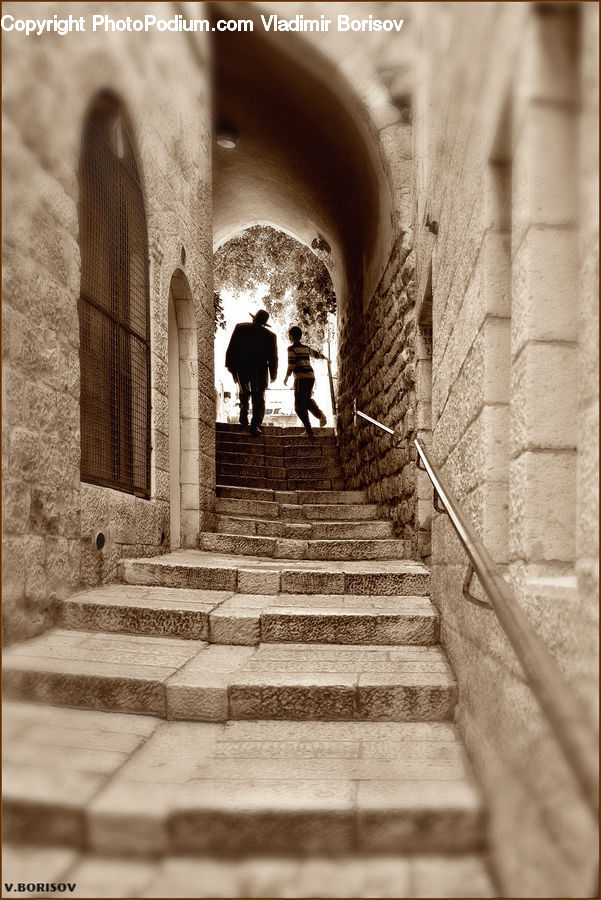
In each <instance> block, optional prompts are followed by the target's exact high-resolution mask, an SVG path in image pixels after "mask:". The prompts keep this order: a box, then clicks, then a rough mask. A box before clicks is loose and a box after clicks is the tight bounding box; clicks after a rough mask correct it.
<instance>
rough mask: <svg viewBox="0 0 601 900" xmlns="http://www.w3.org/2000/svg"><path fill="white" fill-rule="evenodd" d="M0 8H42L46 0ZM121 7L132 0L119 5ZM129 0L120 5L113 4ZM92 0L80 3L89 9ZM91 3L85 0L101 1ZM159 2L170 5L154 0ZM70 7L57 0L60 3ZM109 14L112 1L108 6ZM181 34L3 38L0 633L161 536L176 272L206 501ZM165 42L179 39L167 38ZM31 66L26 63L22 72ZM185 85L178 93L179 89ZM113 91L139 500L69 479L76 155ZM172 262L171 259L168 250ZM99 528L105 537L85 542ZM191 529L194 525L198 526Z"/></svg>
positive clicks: (208, 347)
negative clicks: (140, 304) (148, 448)
mask: <svg viewBox="0 0 601 900" xmlns="http://www.w3.org/2000/svg"><path fill="white" fill-rule="evenodd" d="M16 6H18V11H17V10H16V9H15V10H13V5H12V4H6V6H5V8H4V12H5V13H7V12H11V11H13V12H14V14H15V15H18V16H21V17H25V16H27V15H31V16H33V17H38V18H39V17H43V16H44V15H49V16H51V15H52V14H54V12H55V11H56V10H55V6H54V5H53V4H40V3H37V4H32V5H31V6H32V7H34V6H35V9H33V8H32V9H31V10H29V12H28V9H27V4H15V7H16ZM130 6H131V7H132V8H131V9H130V8H129V7H130ZM135 6H136V5H135V4H120V9H119V14H120V15H123V16H125V15H127V14H128V12H129V13H130V14H131V13H132V12H133V11H134V9H133V8H134V7H135ZM92 7H93V8H92ZM110 7H111V4H91V5H89V9H88V10H87V12H89V13H91V12H96V11H105V9H106V10H109V8H110ZM155 11H156V13H157V15H164V16H165V17H168V16H169V15H172V14H173V9H172V5H171V4H168V3H164V4H157V9H156V10H155ZM70 12H71V13H73V15H79V14H81V4H75V3H74V4H64V5H63V7H61V14H64V15H65V16H68V15H69V13H70ZM113 12H114V10H113ZM194 38H195V42H194V46H192V43H191V42H185V41H181V40H180V39H179V36H177V35H176V36H175V39H174V37H173V36H171V35H168V34H158V33H156V32H155V33H153V32H150V33H148V34H146V35H143V36H141V35H139V34H133V33H132V34H129V35H127V34H117V35H111V34H103V33H96V34H94V33H91V32H88V33H85V34H75V33H73V34H70V35H67V36H59V35H48V36H47V37H46V38H45V40H44V41H41V40H38V39H36V38H25V37H23V36H22V35H18V34H16V33H15V34H11V36H10V40H3V60H2V63H3V89H4V138H3V151H4V196H3V201H4V229H3V241H4V243H3V258H4V270H5V271H4V296H3V373H4V418H3V440H4V450H3V466H4V468H3V481H4V484H3V487H4V506H3V515H4V545H3V546H4V570H3V613H4V620H5V630H4V637H5V640H8V641H10V640H13V639H14V638H16V637H20V638H22V637H24V636H25V635H27V634H32V633H35V632H38V631H40V630H42V629H43V628H44V627H45V626H46V625H47V624H48V622H49V621H50V620H51V615H52V604H53V600H54V598H60V597H62V596H64V595H65V593H68V592H70V591H72V590H73V589H75V588H76V587H77V586H78V585H79V584H80V583H83V584H97V583H99V582H104V581H109V580H114V579H115V577H116V574H117V573H116V567H117V560H118V559H119V557H120V556H123V555H124V554H126V555H138V556H139V555H146V554H155V553H159V552H162V551H164V550H166V549H168V547H169V503H168V501H169V483H168V472H169V461H168V437H167V435H168V427H167V419H168V413H167V380H168V376H167V308H168V296H169V288H170V282H171V277H172V274H173V273H174V272H175V270H176V269H178V268H179V269H182V270H183V272H184V273H185V277H186V279H187V282H188V284H189V289H190V292H191V296H192V298H193V305H194V312H195V316H196V324H197V353H196V352H195V355H197V362H196V365H197V372H193V373H192V374H193V376H194V378H196V379H198V383H199V421H200V427H199V425H198V424H196V426H195V428H196V429H198V433H197V435H196V436H193V437H192V439H191V441H192V443H191V445H190V446H191V447H192V452H193V453H194V454H196V457H197V459H199V471H200V491H199V493H200V498H199V502H198V501H197V503H196V507H197V511H196V518H197V519H198V508H199V506H200V509H203V510H206V511H207V512H208V514H209V516H210V511H211V510H212V508H213V498H214V484H215V478H214V422H215V414H214V387H213V302H212V275H211V249H212V235H211V193H210V191H211V184H210V178H211V168H210V138H209V132H210V125H209V85H208V82H207V77H206V70H207V63H208V61H207V47H206V44H205V43H204V42H203V39H202V38H203V36H202V35H198V34H197V35H194ZM175 41H177V51H176V48H175ZM32 73H33V76H32ZM183 85H185V90H182V86H183ZM103 89H110V90H112V91H113V92H114V93H115V94H116V95H117V97H118V98H119V99H120V100H121V102H122V104H123V107H124V111H125V115H126V117H127V118H128V126H129V128H130V131H131V137H132V140H133V142H134V146H135V148H136V152H137V158H138V166H139V169H140V173H141V178H142V183H143V191H144V202H145V206H146V217H147V227H148V236H149V258H150V310H151V319H152V324H151V354H152V356H151V359H152V362H151V368H152V381H151V403H152V431H151V445H152V483H151V499H150V500H143V499H140V498H136V497H133V496H131V495H129V494H125V493H120V492H118V491H114V490H108V489H105V488H101V487H97V486H94V485H91V484H84V483H81V482H80V479H79V466H80V432H79V427H80V423H79V415H80V414H79V325H78V313H77V299H78V296H79V278H80V255H79V252H80V251H79V245H78V237H79V235H78V180H77V172H78V162H79V153H80V143H81V135H82V125H83V121H84V118H85V115H86V112H87V109H88V107H89V104H90V102H91V101H92V99H93V98H94V96H95V95H96V94H97V92H98V91H100V90H103ZM182 247H185V251H186V262H185V265H182V262H181V249H182ZM98 529H100V530H103V531H105V532H106V533H107V535H108V537H109V543H108V547H107V550H106V551H105V552H103V553H99V552H98V551H97V550H95V549H93V547H92V536H93V534H94V533H95V532H96V531H97V530H98ZM196 531H198V524H197V527H196Z"/></svg>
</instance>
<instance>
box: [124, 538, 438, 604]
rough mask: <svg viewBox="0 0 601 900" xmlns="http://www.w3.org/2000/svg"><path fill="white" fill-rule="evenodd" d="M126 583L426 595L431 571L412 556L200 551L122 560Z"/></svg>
mask: <svg viewBox="0 0 601 900" xmlns="http://www.w3.org/2000/svg"><path fill="white" fill-rule="evenodd" d="M121 574H122V577H123V580H124V581H125V582H127V583H128V584H146V585H161V586H164V587H175V588H195V589H204V590H219V591H233V592H237V593H240V594H269V595H272V594H357V595H360V596H371V595H374V596H419V597H423V596H427V595H428V592H429V588H430V573H429V571H428V569H426V568H425V567H424V566H423V565H422V564H421V563H418V562H415V561H413V560H397V559H395V560H388V561H386V562H385V563H383V562H380V561H377V560H365V561H363V562H357V561H354V560H353V561H350V562H347V561H341V562H328V561H321V560H315V561H311V560H302V559H301V560H295V561H294V563H293V564H291V563H290V561H286V560H279V559H270V558H269V557H252V556H245V557H240V556H236V555H233V554H225V553H209V552H204V551H201V550H173V551H171V552H170V553H166V554H164V555H162V556H152V557H148V558H136V559H126V560H123V561H122V563H121Z"/></svg>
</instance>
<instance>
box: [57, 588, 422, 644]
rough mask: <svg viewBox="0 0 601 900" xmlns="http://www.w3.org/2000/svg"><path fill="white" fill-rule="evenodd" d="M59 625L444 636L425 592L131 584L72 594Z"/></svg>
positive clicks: (186, 632) (378, 640) (224, 637)
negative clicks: (250, 590)
mask: <svg viewBox="0 0 601 900" xmlns="http://www.w3.org/2000/svg"><path fill="white" fill-rule="evenodd" d="M59 625H60V626H61V627H62V628H73V629H79V630H80V631H106V632H112V633H117V634H121V633H128V634H140V635H166V636H168V637H180V638H186V639H193V640H202V641H208V642H210V643H217V644H235V645H253V644H259V643H261V642H283V641H290V642H294V643H299V642H301V641H306V642H308V643H334V644H335V643H343V644H435V643H437V642H438V640H439V620H438V614H437V612H436V610H435V608H434V606H433V605H432V603H431V602H430V600H428V599H427V598H426V597H402V598H398V599H397V598H393V597H369V598H366V597H353V596H344V595H341V596H338V595H323V596H320V595H311V596H304V595H300V596H299V595H294V594H284V595H282V596H279V595H278V596H261V595H257V594H234V593H233V592H232V591H202V590H181V589H178V588H156V587H145V586H142V585H129V584H113V585H105V586H104V587H100V588H94V589H92V590H89V591H84V592H82V593H78V594H73V595H72V596H71V597H68V598H67V599H66V600H64V601H62V603H61V604H60V607H59Z"/></svg>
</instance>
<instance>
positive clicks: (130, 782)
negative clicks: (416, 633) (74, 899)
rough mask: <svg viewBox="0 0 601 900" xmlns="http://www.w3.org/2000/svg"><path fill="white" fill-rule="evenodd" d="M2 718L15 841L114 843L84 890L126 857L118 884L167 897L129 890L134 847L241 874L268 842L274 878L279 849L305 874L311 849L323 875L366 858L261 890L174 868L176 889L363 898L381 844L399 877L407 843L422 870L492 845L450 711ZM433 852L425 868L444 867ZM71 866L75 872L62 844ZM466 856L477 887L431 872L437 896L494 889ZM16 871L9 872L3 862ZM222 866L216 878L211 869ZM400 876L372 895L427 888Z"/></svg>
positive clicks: (12, 713)
mask: <svg viewBox="0 0 601 900" xmlns="http://www.w3.org/2000/svg"><path fill="white" fill-rule="evenodd" d="M4 722H5V729H6V730H5V740H4V778H5V788H4V804H5V807H4V816H3V825H4V829H5V839H6V840H12V841H22V840H24V839H25V840H29V841H38V842H39V843H43V844H46V849H48V845H49V844H53V843H54V844H56V843H58V844H60V845H62V847H64V848H69V847H70V848H74V849H78V850H83V851H85V852H87V853H93V854H98V855H102V856H103V857H104V858H103V860H102V866H103V875H104V885H105V887H104V890H103V891H102V892H98V893H95V892H94V891H89V892H87V893H83V892H82V896H108V895H109V894H107V893H105V891H106V884H107V881H106V875H107V870H106V868H105V867H106V864H107V862H108V861H109V860H107V857H109V858H110V857H111V856H113V855H115V856H119V857H120V858H121V866H117V871H116V873H115V874H116V876H117V879H116V883H115V885H114V887H115V891H113V892H112V893H111V894H110V895H111V896H152V897H156V896H163V893H162V891H161V888H162V889H165V887H166V886H167V884H166V883H163V884H162V885H161V883H160V881H159V884H158V885H157V883H156V882H154V881H153V882H152V883H151V884H149V885H148V888H147V890H145V891H136V890H134V889H133V886H132V887H131V888H130V892H127V890H126V889H125V888H124V884H126V883H127V881H125V882H124V878H126V876H128V875H129V878H131V876H132V871H130V870H128V866H127V862H128V860H127V857H129V863H130V866H131V870H133V872H134V873H136V872H138V873H139V869H137V868H136V866H135V865H134V862H135V863H137V864H138V865H139V864H140V862H141V861H142V860H144V859H146V860H149V861H151V862H152V864H154V865H160V858H161V857H162V856H168V855H170V854H177V855H182V854H187V855H188V857H199V856H201V855H202V856H204V857H207V858H208V859H210V858H211V857H213V858H214V859H218V858H219V857H224V856H226V857H229V860H228V863H227V865H228V866H229V867H231V869H232V872H234V873H235V872H236V871H237V868H236V867H237V866H238V865H241V864H242V863H241V862H240V858H241V857H242V856H243V855H244V856H245V857H247V861H246V862H245V863H244V865H245V866H249V865H250V864H251V861H250V860H248V856H249V855H253V854H256V855H262V856H263V857H264V858H263V866H264V867H265V869H266V870H268V871H269V872H270V873H271V875H272V876H273V875H274V872H276V873H277V872H278V871H279V870H278V868H277V866H278V865H281V862H282V861H281V860H280V862H277V861H276V860H274V859H272V860H271V863H270V862H268V860H267V859H266V858H265V856H266V855H267V854H275V855H290V856H291V857H292V858H293V859H294V873H295V875H296V876H297V879H298V876H299V874H300V873H301V872H302V866H301V867H300V868H299V862H300V860H301V859H302V857H307V856H309V855H317V856H321V857H322V861H321V863H320V865H319V868H318V871H319V874H320V875H321V876H324V875H325V874H327V873H328V867H330V866H332V867H335V866H336V865H339V866H341V865H342V864H343V863H344V864H346V861H347V860H346V858H347V857H348V856H353V857H354V860H353V861H352V864H351V869H350V870H347V869H345V870H344V872H345V876H346V882H345V890H344V891H343V892H340V893H336V892H332V891H331V885H328V883H327V882H326V883H324V884H318V883H316V881H315V878H314V879H313V890H305V891H303V885H302V881H300V882H299V881H298V880H295V881H291V882H290V887H291V890H290V891H286V890H284V889H283V887H282V888H281V889H280V885H279V884H278V882H277V880H276V882H275V883H274V881H273V877H272V880H271V881H270V882H269V884H268V883H266V882H265V883H264V884H263V888H264V889H263V890H258V891H257V892H252V891H250V887H249V884H248V882H247V883H246V884H245V889H244V890H239V889H238V890H236V889H234V890H224V891H220V890H217V891H212V890H210V888H211V882H210V881H209V883H206V882H205V881H204V880H202V879H201V881H199V882H197V883H196V884H195V886H194V887H195V890H194V892H192V893H190V894H188V893H186V892H182V891H180V890H179V887H180V886H181V882H179V881H177V879H176V880H173V881H171V882H169V883H168V886H169V888H170V891H169V893H168V894H167V896H170V897H172V896H192V897H198V896H199V895H200V890H202V893H204V894H205V895H206V896H226V897H231V896H238V895H240V896H247V897H248V896H266V897H274V896H276V897H277V896H294V897H302V896H304V895H305V893H306V895H307V896H314V897H315V896H319V897H321V896H348V897H351V896H361V893H360V892H357V891H355V890H353V889H352V888H353V887H359V886H361V882H360V881H359V882H357V881H356V879H357V877H358V874H359V873H360V872H362V871H363V870H362V868H361V867H362V866H365V865H366V863H367V860H368V859H370V858H371V859H372V860H373V859H374V857H375V856H376V855H378V856H377V862H378V864H379V865H380V867H384V870H386V863H385V859H384V858H383V856H382V855H383V854H392V855H394V857H395V862H394V865H395V869H394V873H395V875H397V876H398V875H399V874H401V873H399V870H398V868H396V866H397V865H398V863H399V862H400V861H401V860H400V859H399V857H401V859H402V855H403V854H411V859H412V863H411V865H412V866H415V865H416V861H417V860H419V857H413V854H416V853H419V854H445V856H446V858H447V859H452V858H455V859H456V860H458V859H460V858H461V856H460V855H463V854H475V853H478V852H479V851H480V849H481V847H482V841H483V834H484V829H483V813H482V803H481V798H480V796H479V794H478V792H477V790H476V789H475V787H474V785H473V780H472V776H471V773H470V771H469V767H468V765H467V763H466V761H465V759H464V757H463V753H462V749H461V746H460V743H459V741H458V738H457V734H456V731H455V729H454V727H453V726H452V724H451V723H441V722H432V723H370V722H346V723H340V722H320V721H308V722H278V721H257V722H233V721H232V722H228V723H227V724H204V723H191V722H161V721H160V720H158V719H156V718H151V717H148V716H131V715H119V714H114V713H98V712H92V711H82V710H76V709H52V708H50V707H40V706H31V705H29V704H26V703H10V702H9V703H6V704H5V707H4ZM324 853H327V856H328V858H329V859H328V858H326V859H323V854H324ZM233 858H237V861H236V860H235V859H233ZM208 859H207V861H208ZM429 860H430V862H429V866H430V868H427V867H426V866H425V864H424V866H423V872H424V875H423V876H422V877H424V878H425V873H426V871H429V872H430V875H432V872H435V873H436V872H437V870H438V869H439V867H440V865H441V863H440V862H439V861H438V860H437V859H433V858H432V857H431V856H430V857H429ZM185 861H186V862H187V863H191V864H192V865H193V866H196V868H192V870H191V872H192V873H194V874H198V873H202V871H203V870H202V868H200V867H201V866H202V865H203V862H202V861H201V860H200V859H196V860H193V859H186V860H185ZM4 863H5V865H6V860H4ZM62 863H63V867H62V870H61V871H62V872H65V871H67V870H68V862H67V860H65V858H64V856H63V859H62ZM405 863H406V864H408V863H407V862H406V861H405ZM205 864H206V863H205ZM306 864H307V865H309V863H308V862H307V863H306ZM314 864H315V863H314ZM274 866H275V869H274ZM466 866H467V871H469V872H471V874H472V878H473V881H471V880H469V879H468V881H467V883H466V882H464V887H466V888H469V889H468V890H465V891H463V892H459V893H454V894H453V892H452V891H451V890H450V888H451V887H452V883H451V884H449V883H446V884H444V883H442V882H438V883H437V882H436V879H435V880H434V882H433V881H432V879H430V881H427V880H426V882H425V884H428V887H429V888H430V889H432V888H433V887H434V886H435V884H436V885H437V887H439V888H441V889H442V890H439V891H434V892H433V893H425V894H424V896H440V897H444V896H467V897H474V896H480V895H482V893H484V894H485V895H486V891H487V883H486V879H484V878H483V872H482V869H481V868H480V867H477V866H476V867H475V866H474V860H473V859H472V861H471V863H470V864H469V865H467V864H466V863H465V862H464V874H465V871H466V868H465V867H466ZM357 867H358V868H357ZM11 871H15V870H11ZM31 871H32V870H31V868H30V869H29V870H28V872H27V875H26V876H25V873H23V876H17V875H16V871H15V876H14V877H15V878H16V877H22V878H23V880H24V881H25V882H27V881H28V880H29V879H30V878H31V877H32V875H31ZM50 871H52V870H51V869H50V867H48V868H46V869H44V872H46V873H49V872H50ZM77 871H78V870H77V868H76V869H75V871H74V873H73V876H72V877H71V876H70V877H69V880H73V881H75V880H76V881H77V883H78V886H79V888H80V889H81V890H82V891H84V890H85V886H86V874H87V878H88V884H89V878H90V874H91V873H90V871H89V868H88V871H87V873H86V871H85V869H84V870H80V876H79V877H76V872H77ZM175 871H177V869H176V870H175ZM186 871H187V874H188V876H189V875H190V874H191V872H190V870H186ZM218 871H219V870H218ZM246 871H247V870H246ZM332 871H333V872H334V873H335V874H336V872H337V870H336V868H332ZM412 871H413V869H412ZM446 871H447V872H448V871H449V870H448V869H447V870H446ZM450 871H452V869H451V870H450ZM163 874H164V875H166V873H165V872H164V873H163ZM406 874H407V873H406ZM413 874H415V872H413ZM439 874H440V872H439ZM3 875H4V880H6V878H7V877H8V876H9V871H8V870H7V869H6V868H4V869H3ZM314 875H316V873H314ZM338 875H340V871H338ZM182 876H183V871H182V872H181V873H180V877H182ZM348 876H350V881H349V880H348ZM10 877H11V878H12V877H13V875H12V874H11V876H10ZM209 877H213V878H214V877H215V870H214V868H212V869H210V870H209ZM80 878H81V879H82V880H81V881H80ZM37 880H43V881H45V880H46V875H45V876H44V878H40V879H37ZM56 880H59V879H58V878H57V879H56ZM60 880H61V881H62V880H67V879H66V878H61V879H60ZM391 886H392V885H391ZM90 887H91V885H90ZM373 887H374V885H372V889H373ZM488 887H489V885H488ZM157 888H158V889H159V890H158V892H157ZM305 888H307V885H306V884H305ZM315 888H321V889H318V890H315ZM324 888H325V891H324ZM394 888H395V889H394V890H392V891H390V892H389V893H384V892H378V891H377V890H376V891H373V890H372V891H371V892H369V891H366V892H365V893H366V896H394V897H402V896H409V897H415V896H421V895H420V893H419V892H417V891H416V890H415V882H413V881H412V882H409V881H407V880H406V878H403V877H401V880H400V882H399V883H397V884H395V885H394ZM199 889H200V890H199ZM474 889H476V890H474ZM479 892H480V893H479Z"/></svg>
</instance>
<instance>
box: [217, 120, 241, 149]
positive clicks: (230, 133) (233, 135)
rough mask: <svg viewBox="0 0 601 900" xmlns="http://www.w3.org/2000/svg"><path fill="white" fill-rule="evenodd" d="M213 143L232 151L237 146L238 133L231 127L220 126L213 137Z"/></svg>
mask: <svg viewBox="0 0 601 900" xmlns="http://www.w3.org/2000/svg"><path fill="white" fill-rule="evenodd" d="M215 141H216V143H217V145H218V146H219V147H223V148H224V149H225V150H233V149H234V147H236V146H237V145H238V132H237V131H236V129H235V128H234V127H233V126H232V125H220V126H219V127H218V129H217V133H216V135H215Z"/></svg>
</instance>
